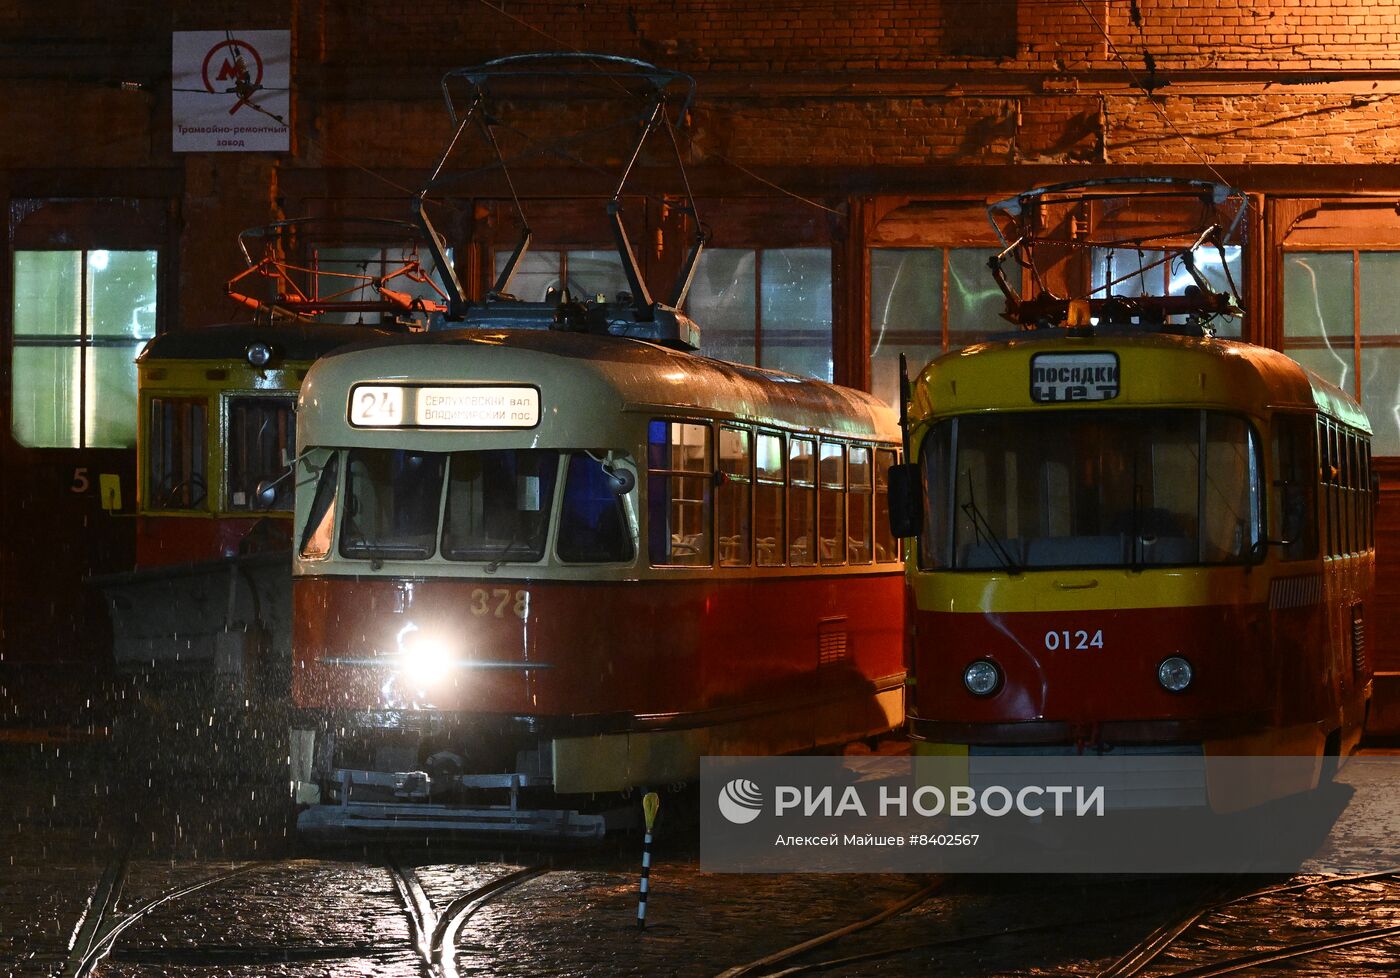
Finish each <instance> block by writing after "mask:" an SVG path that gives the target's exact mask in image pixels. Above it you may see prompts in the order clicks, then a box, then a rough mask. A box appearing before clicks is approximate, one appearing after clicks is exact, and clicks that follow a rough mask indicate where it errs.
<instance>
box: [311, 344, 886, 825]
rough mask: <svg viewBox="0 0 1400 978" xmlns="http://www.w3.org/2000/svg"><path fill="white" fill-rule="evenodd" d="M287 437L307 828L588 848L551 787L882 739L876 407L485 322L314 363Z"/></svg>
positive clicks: (882, 471)
mask: <svg viewBox="0 0 1400 978" xmlns="http://www.w3.org/2000/svg"><path fill="white" fill-rule="evenodd" d="M299 422H300V423H299V430H298V441H299V446H300V452H299V457H300V461H299V463H298V469H297V512H296V526H297V528H298V529H297V531H296V532H297V536H296V540H295V541H294V545H295V561H294V568H293V574H294V578H293V595H294V621H295V633H294V651H293V696H294V699H295V702H296V704H297V706H298V707H301V708H304V709H307V710H308V711H310V712H309V713H308V714H307V715H308V716H309V717H312V718H315V719H317V722H316V723H315V725H314V727H308V729H307V730H306V732H305V733H303V734H301V735H298V736H297V737H296V738H294V744H295V745H296V746H295V749H296V751H297V752H299V753H298V755H297V756H294V758H293V763H294V767H297V768H298V769H299V770H300V771H303V772H309V776H308V774H303V775H302V778H303V779H308V780H310V781H312V782H315V783H316V784H317V785H318V787H319V789H320V795H321V799H322V801H324V802H337V803H338V804H321V805H318V806H313V807H312V808H310V809H309V810H307V811H306V812H304V813H303V815H302V816H301V826H302V828H303V830H305V831H309V832H317V831H323V830H327V831H328V830H335V831H345V830H348V831H353V830H355V829H360V828H382V827H385V826H391V825H392V826H403V825H405V824H406V825H410V826H415V827H433V826H444V827H451V828H469V829H472V828H474V829H482V828H500V829H510V830H526V831H529V830H533V829H539V830H543V831H549V832H551V833H553V832H559V833H561V834H572V835H594V834H598V833H601V831H602V829H603V825H604V820H603V819H602V818H601V817H600V816H598V815H596V814H590V813H588V812H578V811H569V812H562V813H561V812H560V811H559V810H558V809H557V806H558V805H559V804H561V802H559V801H558V800H557V799H558V797H559V796H579V795H586V794H592V793H612V792H619V791H627V790H628V789H631V788H633V787H637V786H644V785H662V784H667V783H674V782H681V781H686V780H690V779H692V778H694V777H695V776H696V774H697V771H698V766H699V758H700V757H701V756H702V755H705V754H742V753H754V754H770V753H781V752H788V751H799V750H806V749H812V748H816V747H821V746H824V745H833V744H839V743H843V742H847V741H850V740H853V739H859V738H862V737H867V736H872V735H876V734H880V733H883V732H885V731H888V730H890V729H892V728H894V727H897V726H898V725H899V724H900V722H901V720H902V718H903V678H904V676H903V665H902V662H901V651H900V643H901V630H900V620H901V602H902V596H901V574H900V570H901V567H900V563H899V545H898V542H897V541H896V540H894V539H893V538H892V537H890V535H889V533H888V530H887V528H886V525H885V521H884V520H883V519H881V520H877V519H876V513H877V512H883V510H884V508H885V500H884V498H883V497H884V495H885V493H886V491H887V488H886V487H887V482H886V474H887V472H888V470H889V467H890V466H891V465H892V464H893V463H894V461H895V458H896V451H897V444H898V442H897V438H898V429H897V425H896V421H895V419H894V417H893V415H892V414H891V412H890V411H889V410H888V409H887V408H885V407H884V406H883V405H882V404H881V403H880V402H879V401H877V400H876V399H874V398H873V397H871V396H870V395H867V394H864V393H861V392H857V391H853V390H848V389H845V388H840V387H835V386H833V385H830V384H826V383H822V382H819V381H812V380H806V379H802V378H799V377H795V376H791V375H787V374H782V373H778V372H774V371H768V370H760V369H757V368H752V367H746V366H742V365H736V364H730V363H724V362H721V361H715V360H711V359H708V358H705V357H701V356H697V355H695V354H691V353H685V352H678V351H676V350H673V349H667V348H665V347H663V346H660V345H658V344H655V343H651V342H646V341H642V340H636V339H629V338H622V337H616V336H609V335H606V334H601V335H600V334H592V333H573V332H560V331H557V330H552V329H516V330H490V329H484V328H483V329H470V330H458V331H449V332H443V333H434V334H429V335H427V336H416V337H405V338H403V339H400V340H395V341H391V342H389V343H385V344H381V345H377V346H375V347H374V348H372V349H365V350H362V351H351V352H343V353H337V354H333V355H331V356H328V357H326V358H324V359H322V360H321V361H319V362H318V363H317V364H316V365H315V366H314V367H312V369H311V371H310V372H309V374H308V376H307V380H306V383H305V384H304V385H303V388H302V393H301V401H300V409H299ZM493 787H494V788H510V789H512V795H513V800H512V804H511V805H510V806H509V807H505V806H492V805H489V804H483V803H482V800H481V798H480V797H479V793H480V791H481V790H483V789H487V788H493ZM532 788H541V789H544V790H545V791H546V792H548V796H547V800H546V802H545V804H546V805H547V806H548V807H549V810H548V811H543V812H539V811H527V810H525V809H524V808H522V807H521V805H520V798H519V795H520V791H521V790H522V789H523V790H524V791H526V792H527V793H528V792H529V790H530V789H532ZM439 803H440V804H439ZM473 805H474V806H475V807H473Z"/></svg>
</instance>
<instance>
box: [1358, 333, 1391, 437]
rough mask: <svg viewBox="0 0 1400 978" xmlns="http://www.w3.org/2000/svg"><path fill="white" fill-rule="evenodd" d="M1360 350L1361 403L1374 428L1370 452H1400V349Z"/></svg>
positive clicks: (1376, 348)
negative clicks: (1361, 374)
mask: <svg viewBox="0 0 1400 978" xmlns="http://www.w3.org/2000/svg"><path fill="white" fill-rule="evenodd" d="M1361 354H1362V357H1363V358H1364V359H1363V361H1362V362H1363V363H1364V364H1365V371H1366V376H1365V380H1364V382H1363V383H1362V385H1361V406H1362V407H1363V408H1365V409H1366V414H1367V415H1368V416H1369V417H1370V419H1371V426H1372V427H1373V428H1374V429H1375V435H1374V436H1373V438H1372V441H1371V454H1372V455H1375V456H1381V457H1384V456H1387V455H1390V456H1396V455H1400V349H1397V348H1395V347H1370V348H1367V349H1363V350H1362V351H1361Z"/></svg>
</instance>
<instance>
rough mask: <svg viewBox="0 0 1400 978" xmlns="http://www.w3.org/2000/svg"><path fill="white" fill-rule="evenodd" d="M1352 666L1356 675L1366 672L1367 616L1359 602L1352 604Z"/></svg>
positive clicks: (1362, 674)
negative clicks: (1362, 611)
mask: <svg viewBox="0 0 1400 978" xmlns="http://www.w3.org/2000/svg"><path fill="white" fill-rule="evenodd" d="M1351 666H1352V670H1353V672H1354V674H1355V675H1356V676H1358V677H1359V676H1364V675H1365V674H1366V617H1365V615H1363V614H1362V613H1361V605H1359V604H1356V605H1352V606H1351Z"/></svg>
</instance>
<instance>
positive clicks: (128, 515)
mask: <svg viewBox="0 0 1400 978" xmlns="http://www.w3.org/2000/svg"><path fill="white" fill-rule="evenodd" d="M167 206H168V205H167V204H166V203H165V202H164V201H140V200H50V199H43V200H38V199H36V200H12V201H11V207H10V214H9V223H10V228H9V229H10V242H11V246H10V249H9V254H8V255H7V259H8V260H7V261H6V262H5V268H4V271H3V276H2V278H0V280H3V281H4V283H5V284H7V285H9V286H10V287H9V288H8V289H5V290H4V292H3V294H4V295H6V296H7V299H8V301H5V302H4V304H3V305H4V308H3V316H4V321H5V330H4V338H5V340H6V341H7V342H6V346H7V350H6V351H5V360H4V362H5V367H6V369H5V371H4V376H5V381H6V382H5V389H4V392H3V401H0V403H2V404H3V409H0V410H3V415H2V416H0V420H3V431H0V466H2V467H3V468H2V469H0V471H3V478H0V657H3V658H0V679H3V680H4V682H3V685H4V686H5V689H6V695H5V699H7V700H9V701H10V702H9V703H7V704H5V705H6V708H7V712H8V713H10V716H9V717H8V718H7V719H8V720H10V721H11V722H13V721H15V720H21V721H22V720H24V719H26V718H28V719H31V720H33V721H35V722H45V721H47V722H49V723H63V722H67V721H68V720H69V719H71V715H65V713H64V711H65V708H66V707H65V705H66V704H68V703H70V702H71V701H73V700H75V699H76V701H77V702H78V703H79V704H82V703H83V700H84V696H83V692H84V689H85V687H86V688H87V690H88V692H90V690H91V687H90V685H89V684H88V680H90V679H91V678H93V677H94V676H99V675H100V674H101V673H103V672H105V671H106V669H107V667H108V665H109V663H110V658H111V653H110V644H111V638H110V628H109V626H108V623H107V616H106V612H105V610H104V609H103V606H102V604H101V602H100V600H99V598H98V596H97V594H96V593H95V591H94V590H93V589H92V588H91V587H90V586H89V585H88V583H87V580H88V578H89V577H90V576H92V575H94V574H102V573H111V572H117V571H122V570H129V569H130V568H131V566H132V560H133V555H134V541H135V520H134V518H133V516H132V514H134V512H135V505H136V482H135V474H136V473H135V454H136V452H135V444H136V422H137V418H136V368H135V365H134V362H133V361H134V358H135V356H136V354H137V353H138V352H139V351H140V348H141V346H142V345H143V344H144V343H145V341H146V340H147V339H149V338H150V337H151V336H154V335H155V332H156V329H157V325H158V313H159V312H160V305H159V302H158V293H161V292H162V291H163V290H162V289H161V288H160V287H159V286H160V282H161V279H162V276H163V274H164V273H165V269H163V268H162V257H163V248H162V245H163V238H164V234H165V217H164V215H165V211H166V209H167Z"/></svg>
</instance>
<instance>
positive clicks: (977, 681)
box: [963, 659, 1001, 696]
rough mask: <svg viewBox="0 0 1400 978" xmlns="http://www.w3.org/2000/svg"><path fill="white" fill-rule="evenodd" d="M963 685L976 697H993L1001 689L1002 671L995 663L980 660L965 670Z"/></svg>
mask: <svg viewBox="0 0 1400 978" xmlns="http://www.w3.org/2000/svg"><path fill="white" fill-rule="evenodd" d="M963 685H964V686H966V687H967V691H968V692H969V693H971V694H972V695H974V696H991V695H992V694H993V693H995V692H996V691H997V690H998V689H1000V688H1001V670H1000V669H998V668H997V666H996V663H995V662H991V661H989V660H987V659H978V660H977V661H976V662H974V663H972V664H971V665H969V666H968V667H967V668H966V669H964V670H963Z"/></svg>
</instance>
